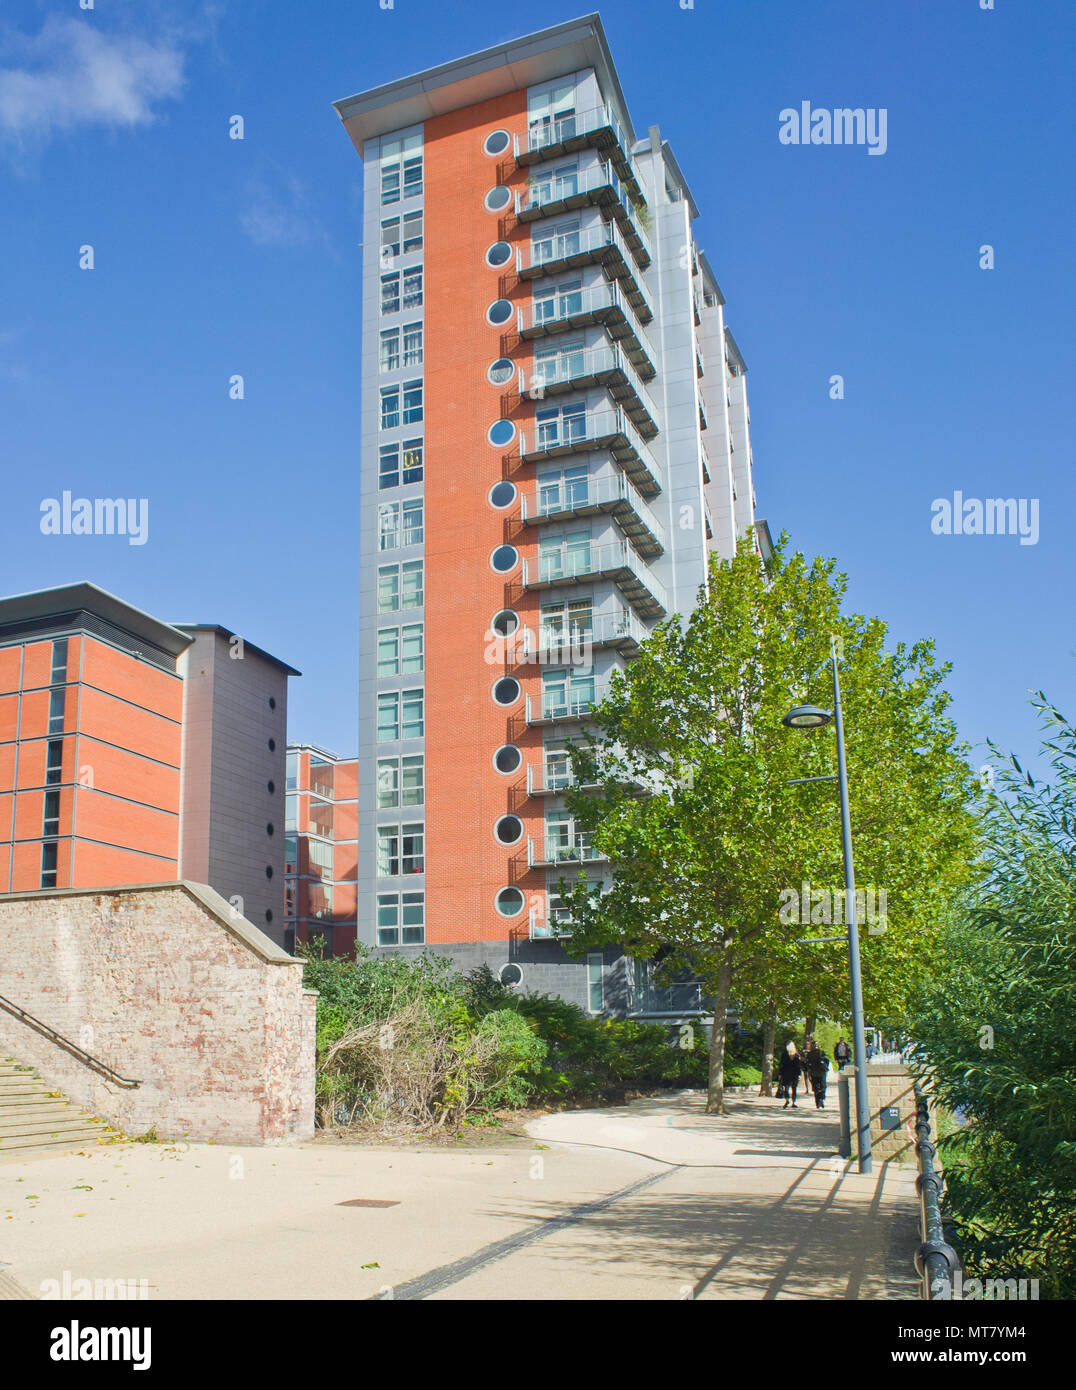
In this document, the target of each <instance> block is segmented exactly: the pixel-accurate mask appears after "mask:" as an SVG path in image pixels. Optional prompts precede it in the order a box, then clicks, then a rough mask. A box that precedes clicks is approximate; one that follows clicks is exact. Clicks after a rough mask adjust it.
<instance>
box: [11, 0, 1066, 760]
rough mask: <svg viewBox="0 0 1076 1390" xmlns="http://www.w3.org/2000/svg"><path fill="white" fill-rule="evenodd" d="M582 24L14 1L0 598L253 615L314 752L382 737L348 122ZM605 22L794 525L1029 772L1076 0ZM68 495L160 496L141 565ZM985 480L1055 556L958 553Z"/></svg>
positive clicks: (798, 8) (610, 11) (849, 4)
mask: <svg viewBox="0 0 1076 1390" xmlns="http://www.w3.org/2000/svg"><path fill="white" fill-rule="evenodd" d="M84 3H85V0H84ZM586 8H587V7H586V5H585V4H578V3H572V4H562V3H558V0H549V3H547V4H545V5H543V6H541V7H538V8H534V7H529V8H525V9H524V10H522V11H518V12H517V13H518V14H519V15H520V16H528V17H531V18H527V17H521V18H518V19H517V18H515V17H514V16H513V14H512V13H510V11H509V9H508V8H506V7H505V6H503V5H502V4H495V3H487V0H470V3H468V4H467V5H445V4H443V3H437V4H434V3H430V2H429V0H396V4H395V8H394V9H392V10H382V9H380V8H379V6H378V4H377V0H318V3H317V4H316V5H314V4H304V5H296V4H286V3H283V0H231V2H228V0H219V2H218V3H213V4H209V3H201V4H199V3H187V4H185V5H183V6H182V7H177V6H175V5H173V4H171V3H167V4H165V3H157V2H156V0H138V3H118V0H96V4H95V7H94V9H93V10H82V9H80V7H79V3H78V0H67V2H66V3H60V0H52V3H50V4H40V3H34V2H33V0H4V5H3V9H2V10H0V208H2V209H3V215H2V216H0V459H2V464H3V476H4V502H5V505H4V507H3V509H2V511H0V591H2V592H3V593H16V592H22V591H25V590H29V589H38V588H44V587H47V586H49V585H51V584H56V583H62V582H68V581H71V580H75V579H82V578H85V579H89V580H91V581H93V582H94V583H97V584H99V585H101V586H102V587H104V588H106V589H110V590H112V591H114V592H115V593H118V594H120V595H121V596H123V597H125V598H127V599H129V600H131V601H132V602H134V603H136V604H138V605H139V606H141V607H144V608H145V609H147V610H148V611H150V612H152V613H155V614H157V615H159V616H161V617H164V618H166V619H171V620H175V621H190V622H219V623H221V624H223V625H225V626H227V627H229V628H231V629H233V630H235V631H238V632H240V633H242V634H243V635H244V636H246V637H247V638H248V639H249V640H250V641H253V642H255V643H257V644H259V645H261V646H263V647H266V648H268V650H270V651H272V652H274V653H275V654H277V655H279V656H281V657H283V658H284V659H285V660H287V661H289V662H290V663H291V664H293V665H295V666H297V667H299V668H300V669H301V670H302V671H303V672H304V677H303V679H302V680H298V681H295V682H293V686H292V695H291V717H290V721H289V722H290V731H289V732H290V735H291V737H293V738H302V739H305V740H311V741H315V742H320V743H323V744H326V745H328V746H329V747H333V748H336V749H337V750H338V751H340V752H344V753H347V752H353V751H354V747H355V726H356V711H355V684H356V655H355V648H356V601H355V600H356V591H357V577H356V570H357V552H356V548H355V536H356V529H357V528H356V520H357V515H356V511H357V499H358V467H359V458H358V438H359V411H358V370H357V363H358V355H359V347H360V342H359V319H360V305H359V293H360V280H359V266H360V256H361V251H360V249H359V245H358V243H359V241H360V240H361V221H360V214H361V198H360V183H361V177H360V176H361V166H360V164H359V160H358V158H357V156H356V154H355V152H354V150H353V149H352V147H351V144H350V142H349V140H348V139H347V137H346V135H345V134H344V131H343V129H342V127H341V126H340V124H339V121H338V119H337V117H336V114H335V112H334V111H333V110H332V107H331V102H332V101H333V100H334V99H337V98H340V97H344V96H348V95H350V94H352V93H353V92H357V91H361V90H363V89H365V88H367V87H371V86H375V85H377V84H378V83H381V82H385V81H389V80H392V79H394V78H397V77H401V76H404V75H406V74H409V73H412V72H415V71H418V70H420V69H422V68H424V67H427V66H431V65H434V64H437V63H441V62H444V61H447V60H449V59H452V58H455V57H459V56H462V55H463V54H466V53H469V52H473V51H475V50H477V49H480V48H483V47H487V46H489V45H491V44H494V43H497V42H499V41H502V40H506V39H510V38H514V37H518V36H519V34H520V33H521V32H523V31H524V30H526V29H528V28H537V27H540V26H541V25H542V24H545V23H550V24H552V23H556V22H559V21H561V20H565V19H569V18H572V17H574V16H576V15H578V14H581V13H584V12H585V11H586ZM180 9H181V10H182V11H183V14H182V16H181V17H177V10H180ZM602 17H603V20H604V22H605V25H606V30H607V32H608V35H609V40H610V45H611V48H612V52H613V57H614V60H615V62H616V64H617V67H618V70H619V72H620V76H621V81H622V84H623V87H624V91H625V94H626V96H627V100H628V103H629V106H630V109H631V112H632V117H633V120H634V123H635V126H636V128H637V129H638V130H641V131H645V130H646V129H647V128H648V127H649V126H650V125H652V124H657V125H659V126H660V128H661V131H662V134H663V135H664V136H665V138H667V139H668V140H669V141H670V143H671V144H672V147H673V149H674V151H675V152H676V154H677V157H678V159H679V162H680V165H681V167H682V169H683V170H684V173H685V175H686V177H687V179H688V182H689V183H690V185H691V188H692V191H693V193H694V195H695V199H696V201H697V203H698V205H699V207H700V208H701V209H702V216H701V217H700V219H699V221H698V223H697V224H696V237H697V239H698V241H699V243H700V245H701V246H702V247H703V248H704V249H705V250H706V251H707V253H708V255H709V257H710V260H711V263H712V264H713V266H714V269H715V271H716V273H717V276H718V279H719V280H720V282H721V285H722V288H723V290H724V293H725V296H726V299H727V301H728V308H727V314H728V322H729V324H730V326H731V328H732V330H733V332H734V333H735V335H736V338H737V341H738V342H739V344H740V347H741V349H742V351H743V353H744V355H745V357H746V360H747V364H748V368H749V377H748V387H749V393H750V400H751V408H752V430H753V442H754V451H755V466H756V483H757V491H758V497H759V507H760V512H761V514H762V515H764V516H766V517H767V518H768V520H769V521H770V523H771V526H772V527H773V528H774V530H775V531H777V530H781V529H785V530H787V531H788V532H789V533H790V535H791V537H792V539H793V541H794V543H795V544H796V545H797V546H798V547H799V548H802V549H803V550H804V551H806V552H807V553H808V554H814V553H820V554H834V555H836V556H837V557H838V559H839V561H840V564H841V566H842V568H844V569H845V570H847V571H848V573H849V575H850V578H851V606H852V607H853V608H854V609H855V610H857V611H861V612H866V613H870V614H878V615H880V616H881V617H883V618H884V619H885V620H886V621H887V622H888V623H889V624H890V626H891V630H892V633H893V635H894V636H895V637H899V638H901V639H904V640H909V641H910V640H914V639H916V638H918V637H921V636H929V637H932V638H934V639H935V641H936V643H937V647H938V651H939V654H940V656H941V657H942V658H943V659H945V660H949V661H952V662H953V664H954V667H955V670H954V673H953V676H952V678H951V681H950V689H951V690H952V693H953V695H954V697H955V713H956V716H957V718H958V721H959V724H960V728H961V731H962V733H963V735H964V737H965V738H966V739H967V740H968V741H969V742H970V743H972V744H973V745H975V744H980V743H981V741H982V740H983V739H984V738H985V737H987V736H990V737H993V738H994V739H995V740H997V741H999V742H1001V743H1002V744H1003V745H1005V746H1008V747H1013V748H1015V749H1017V750H1019V751H1021V752H1022V753H1027V752H1030V751H1031V750H1032V749H1033V747H1034V746H1035V742H1036V727H1035V720H1034V717H1033V714H1032V712H1031V711H1030V710H1029V708H1028V706H1027V704H1026V698H1027V691H1028V690H1029V689H1032V688H1038V687H1043V688H1045V689H1046V691H1047V693H1048V694H1049V695H1051V696H1052V697H1053V699H1054V700H1055V701H1057V702H1058V703H1059V704H1060V705H1061V706H1062V708H1066V709H1067V710H1068V712H1069V714H1070V715H1072V716H1073V717H1076V699H1074V698H1073V687H1074V680H1073V677H1074V673H1076V664H1074V649H1076V637H1074V633H1073V618H1072V614H1073V589H1074V585H1073V570H1074V566H1073V554H1072V539H1071V518H1072V516H1073V514H1074V511H1076V507H1074V503H1076V495H1074V494H1076V484H1074V482H1073V438H1072V436H1073V430H1072V421H1071V416H1072V400H1073V391H1072V383H1073V380H1074V379H1076V361H1074V357H1076V346H1074V344H1076V334H1074V332H1073V329H1072V324H1073V322H1074V319H1076V314H1074V309H1076V305H1074V303H1073V299H1074V294H1073V284H1074V276H1073V270H1072V265H1073V257H1074V254H1076V250H1074V242H1073V236H1074V233H1073V228H1074V227H1076V207H1074V202H1076V193H1074V188H1076V181H1074V178H1073V154H1072V149H1073V145H1072V128H1071V111H1070V94H1071V73H1072V71H1073V70H1074V66H1076V61H1074V60H1076V52H1074V49H1076V6H1074V5H1072V3H1071V0H996V7H995V9H994V10H993V11H983V10H982V9H981V8H980V0H901V3H900V4H893V3H888V2H887V0H811V3H809V4H808V3H804V0H735V2H734V0H722V2H721V3H720V4H718V3H716V0H696V7H695V8H694V9H693V10H682V9H681V8H680V7H679V4H678V3H677V0H645V3H644V0H618V3H616V4H615V5H614V6H612V7H609V8H606V9H604V10H603V11H602ZM805 100H806V101H810V102H811V104H812V107H814V108H818V107H829V108H833V107H845V106H851V107H855V106H863V107H873V108H883V107H884V108H885V109H886V111H887V112H888V149H887V151H886V153H885V154H884V155H883V156H881V157H875V156H871V155H869V154H868V152H867V150H866V149H865V148H863V147H852V148H836V147H827V146H810V147H803V146H800V147H796V146H785V145H782V144H781V143H780V142H779V141H778V138H777V137H778V125H779V113H780V112H781V110H782V109H784V108H786V107H798V106H799V104H800V103H801V102H802V101H805ZM236 114H238V115H242V117H243V119H244V123H245V139H244V140H243V141H241V142H240V141H234V140H230V139H229V138H228V123H229V118H230V117H231V116H233V115H236ZM87 244H89V245H92V246H93V248H94V260H95V265H94V269H93V270H92V271H90V270H80V269H79V266H78V260H79V248H80V247H81V246H83V245H87ZM983 244H989V245H992V246H993V247H994V248H995V257H996V266H995V269H993V270H990V271H985V270H981V269H980V268H979V247H980V246H981V245H983ZM236 373H238V374H241V375H242V376H243V378H244V382H245V398H244V399H243V400H242V401H234V400H230V399H229V394H228V382H229V378H230V377H231V376H232V375H233V374H236ZM835 374H839V375H841V376H842V377H843V378H844V382H845V388H844V389H845V398H844V399H843V400H832V399H830V392H829V381H830V378H831V377H832V376H834V375H835ZM1066 388H1067V389H1066ZM65 489H68V490H70V491H71V492H72V493H73V494H74V495H76V496H89V497H95V496H102V497H116V496H132V497H147V498H148V499H149V501H150V529H149V539H148V541H147V543H146V544H145V545H141V546H131V545H128V543H127V541H126V539H125V538H122V537H108V536H98V537H93V536H86V537H83V536H44V535H42V534H41V532H40V529H39V521H40V506H41V501H42V499H43V498H46V497H58V496H59V495H60V494H61V492H62V491H63V490H65ZM957 489H959V490H960V491H961V492H962V493H963V494H964V495H965V496H966V497H969V498H972V497H975V498H990V497H1016V498H1028V499H1032V498H1034V499H1038V501H1039V532H1040V534H1039V539H1038V543H1037V544H1035V545H1021V544H1020V543H1019V540H1018V538H1017V537H1015V536H955V535H949V536H944V535H935V534H933V533H932V531H931V514H932V513H931V504H932V502H933V501H934V499H936V498H942V497H952V494H953V492H954V490H957Z"/></svg>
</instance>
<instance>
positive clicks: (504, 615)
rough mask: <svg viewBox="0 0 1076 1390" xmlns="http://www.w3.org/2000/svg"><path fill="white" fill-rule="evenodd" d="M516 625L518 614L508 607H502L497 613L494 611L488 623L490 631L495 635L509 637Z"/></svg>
mask: <svg viewBox="0 0 1076 1390" xmlns="http://www.w3.org/2000/svg"><path fill="white" fill-rule="evenodd" d="M518 627H519V614H518V613H513V612H512V610H511V609H510V608H502V609H501V611H500V612H499V613H494V615H493V619H492V621H491V622H490V625H489V629H490V631H491V632H492V633H493V634H494V636H496V637H511V635H512V633H513V632H515V630H516V628H518Z"/></svg>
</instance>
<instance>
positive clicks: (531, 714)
mask: <svg viewBox="0 0 1076 1390" xmlns="http://www.w3.org/2000/svg"><path fill="white" fill-rule="evenodd" d="M603 694H604V691H600V690H599V691H597V692H594V691H578V690H574V691H573V690H572V689H570V688H569V689H566V690H564V691H543V692H542V696H541V698H540V699H536V698H535V697H534V696H532V695H528V696H527V700H526V706H525V718H526V722H527V724H528V725H530V726H531V727H532V728H533V727H536V726H537V725H539V724H562V723H564V724H567V723H574V724H578V723H579V721H580V720H582V719H589V718H590V712H591V710H592V709H593V708H594V706H595V704H596V703H597V702H598V701H599V700H601V698H602V695H603Z"/></svg>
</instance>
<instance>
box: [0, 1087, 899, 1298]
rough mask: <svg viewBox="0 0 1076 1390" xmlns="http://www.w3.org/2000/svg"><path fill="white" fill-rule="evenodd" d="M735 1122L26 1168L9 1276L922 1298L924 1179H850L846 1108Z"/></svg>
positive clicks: (461, 1291) (690, 1108)
mask: <svg viewBox="0 0 1076 1390" xmlns="http://www.w3.org/2000/svg"><path fill="white" fill-rule="evenodd" d="M730 1109H731V1113H730V1115H729V1116H727V1117H721V1118H716V1117H711V1116H706V1115H705V1114H703V1112H702V1097H701V1096H699V1095H695V1094H691V1093H685V1094H683V1095H679V1096H670V1097H661V1098H659V1099H648V1100H642V1101H637V1102H634V1103H633V1104H632V1105H630V1106H626V1107H616V1108H611V1109H609V1110H589V1111H569V1112H565V1113H562V1114H557V1115H547V1116H543V1117H541V1118H540V1119H537V1120H535V1121H533V1122H532V1123H531V1124H530V1125H529V1126H528V1128H529V1132H530V1134H531V1136H532V1137H533V1139H534V1145H533V1147H531V1146H530V1145H528V1144H526V1143H524V1144H519V1141H518V1140H517V1141H515V1146H512V1145H506V1146H505V1147H503V1148H498V1147H493V1148H490V1147H488V1146H487V1147H484V1148H473V1149H454V1150H451V1151H447V1152H445V1151H417V1150H411V1149H409V1150H400V1149H396V1150H392V1149H384V1148H376V1149H375V1148H357V1147H351V1146H348V1145H344V1144H332V1145H330V1144H324V1143H321V1144H318V1143H315V1144H304V1145H298V1146H294V1147H290V1146H289V1147H275V1148H244V1149H228V1148H225V1147H224V1146H217V1145H208V1144H197V1145H189V1146H188V1145H164V1144H161V1145H152V1144H123V1145H119V1146H116V1147H108V1146H102V1147H98V1148H94V1149H92V1150H86V1151H83V1152H82V1153H71V1154H40V1155H36V1156H33V1157H29V1158H23V1159H16V1157H15V1156H12V1157H10V1158H8V1159H3V1160H0V1272H2V1273H3V1274H4V1276H5V1283H7V1284H8V1285H10V1284H11V1281H12V1280H14V1281H17V1284H18V1285H21V1286H22V1287H23V1288H24V1289H26V1290H28V1291H29V1292H30V1293H31V1294H32V1295H33V1296H35V1297H40V1296H41V1293H42V1291H43V1288H48V1287H49V1285H47V1283H45V1281H47V1280H50V1279H55V1280H57V1281H62V1280H63V1278H64V1274H65V1272H66V1274H67V1277H68V1279H69V1280H70V1281H73V1280H77V1279H80V1278H82V1279H89V1280H91V1281H92V1280H94V1279H112V1280H118V1279H124V1280H135V1281H142V1280H144V1281H146V1285H147V1290H148V1296H149V1297H150V1298H151V1299H160V1298H165V1299H171V1298H205V1299H231V1298H270V1299H294V1298H298V1299H313V1298H337V1299H338V1298H344V1299H356V1298H358V1299H369V1298H377V1297H382V1298H389V1297H391V1298H397V1299H421V1298H432V1299H538V1300H549V1299H558V1298H567V1299H587V1300H589V1299H609V1298H613V1299H646V1300H650V1299H659V1300H660V1299H686V1298H716V1299H737V1298H747V1299H768V1298H837V1299H858V1298H915V1297H917V1294H918V1283H917V1280H916V1278H915V1275H914V1272H913V1270H912V1265H911V1254H912V1251H913V1250H914V1248H915V1245H916V1243H917V1241H918V1236H917V1229H916V1213H917V1203H916V1197H915V1191H914V1177H915V1174H914V1170H913V1169H912V1168H911V1167H910V1166H909V1167H906V1168H904V1169H900V1168H897V1167H896V1165H894V1164H889V1165H887V1166H886V1167H885V1168H882V1169H881V1170H880V1171H879V1172H878V1173H877V1174H875V1175H874V1176H873V1177H872V1178H860V1177H859V1176H858V1175H857V1174H856V1173H855V1172H854V1171H849V1170H848V1167H847V1165H846V1164H845V1163H844V1162H843V1161H841V1160H839V1159H837V1158H836V1157H835V1153H836V1142H837V1120H836V1115H835V1114H833V1113H832V1112H822V1113H821V1114H820V1113H818V1112H815V1111H814V1110H813V1109H811V1110H807V1109H804V1108H802V1107H801V1108H800V1109H798V1110H797V1111H796V1112H792V1111H784V1110H782V1109H781V1106H780V1102H773V1101H768V1100H759V1099H757V1098H754V1097H739V1096H737V1097H734V1098H733V1099H732V1101H731V1103H730ZM356 1201H358V1202H360V1203H365V1202H376V1203H384V1204H385V1205H377V1206H367V1205H341V1204H342V1203H352V1202H356ZM2 1296H3V1291H2V1290H0V1297H2ZM8 1296H11V1295H10V1294H9V1295H8Z"/></svg>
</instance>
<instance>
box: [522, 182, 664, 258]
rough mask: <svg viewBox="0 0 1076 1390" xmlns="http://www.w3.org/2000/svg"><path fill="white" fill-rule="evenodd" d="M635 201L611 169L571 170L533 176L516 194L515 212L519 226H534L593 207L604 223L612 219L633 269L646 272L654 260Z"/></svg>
mask: <svg viewBox="0 0 1076 1390" xmlns="http://www.w3.org/2000/svg"><path fill="white" fill-rule="evenodd" d="M636 201H637V200H636V199H634V198H633V197H632V195H631V194H630V193H629V192H628V189H627V188H626V187H625V186H624V184H623V183H621V181H620V179H619V178H618V177H617V174H616V170H615V169H614V168H613V166H612V165H611V164H599V165H598V166H597V167H596V168H593V169H584V170H582V171H581V172H580V171H578V170H572V171H571V172H569V173H556V172H550V173H548V174H546V175H544V176H542V175H538V176H535V178H534V181H533V182H532V183H530V184H529V185H528V187H527V189H526V191H525V192H523V193H517V194H516V200H515V210H516V216H517V217H518V218H519V220H520V221H521V222H533V221H535V219H536V218H539V217H553V216H559V214H560V213H562V212H573V211H576V210H577V209H579V208H583V207H587V206H592V207H596V208H598V210H599V211H600V212H601V215H602V216H603V217H604V218H605V220H606V221H607V222H608V221H610V220H611V219H615V221H616V223H617V226H618V227H619V228H620V230H621V232H622V234H623V236H624V240H625V241H626V242H627V244H628V249H629V250H630V251H631V254H632V256H634V258H635V263H636V265H638V266H639V267H640V268H641V269H643V270H645V269H646V268H647V266H648V265H649V264H650V262H651V260H652V259H653V256H652V253H651V249H650V238H649V237H648V236H647V234H646V232H645V231H644V230H643V224H642V221H641V220H640V213H639V209H638V208H637V206H636Z"/></svg>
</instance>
